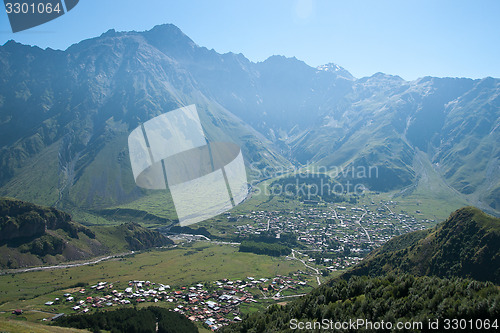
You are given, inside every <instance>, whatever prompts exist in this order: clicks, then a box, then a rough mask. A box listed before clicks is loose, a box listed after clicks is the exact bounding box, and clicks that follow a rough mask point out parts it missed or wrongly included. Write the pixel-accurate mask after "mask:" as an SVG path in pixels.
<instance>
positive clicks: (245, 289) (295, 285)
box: [45, 271, 307, 330]
mask: <svg viewBox="0 0 500 333" xmlns="http://www.w3.org/2000/svg"><path fill="white" fill-rule="evenodd" d="M305 276H306V275H305V273H303V272H301V271H299V272H297V273H295V274H294V276H293V277H287V276H281V275H278V276H276V277H274V278H272V279H267V278H261V279H256V278H253V277H247V278H246V279H242V280H235V281H231V280H228V279H222V280H219V281H215V282H213V283H204V284H201V283H198V284H196V285H193V286H189V287H187V286H186V287H180V288H171V287H170V286H169V285H164V284H157V283H154V282H151V281H129V283H128V286H127V287H126V288H124V289H123V290H121V289H119V288H116V287H115V286H114V285H113V283H108V282H99V283H97V284H96V285H93V286H90V288H87V289H85V288H80V289H76V290H74V291H73V292H72V293H65V294H63V295H62V296H61V297H57V298H55V299H54V300H53V301H48V302H46V303H45V305H47V306H55V307H57V306H58V305H65V306H66V307H67V306H68V305H69V306H71V308H72V310H73V311H74V313H87V312H89V311H91V310H92V309H99V308H110V307H117V306H121V305H128V304H137V303H143V302H151V303H158V302H167V303H168V304H169V305H168V307H170V308H172V310H173V311H174V312H178V313H181V314H183V315H185V316H186V317H187V318H189V319H190V320H192V321H200V322H203V323H205V324H206V325H207V326H208V327H209V328H211V329H212V330H216V329H218V328H220V327H221V326H224V325H227V324H229V323H232V322H236V321H240V320H241V318H240V306H241V305H242V304H248V303H257V302H258V299H259V298H272V297H274V298H276V299H279V297H281V296H282V295H281V293H283V292H285V291H287V293H297V294H299V292H300V289H302V288H304V287H305V286H306V285H307V283H306V282H305V280H304V277H305ZM59 316H60V315H59ZM52 319H54V318H52Z"/></svg>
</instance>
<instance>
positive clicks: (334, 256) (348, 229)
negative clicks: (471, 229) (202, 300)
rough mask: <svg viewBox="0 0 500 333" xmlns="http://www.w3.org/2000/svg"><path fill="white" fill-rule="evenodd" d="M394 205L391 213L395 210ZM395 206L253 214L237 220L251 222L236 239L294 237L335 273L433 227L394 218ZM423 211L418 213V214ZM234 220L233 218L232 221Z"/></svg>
mask: <svg viewBox="0 0 500 333" xmlns="http://www.w3.org/2000/svg"><path fill="white" fill-rule="evenodd" d="M391 206H392V209H391ZM396 206H397V202H394V201H388V202H381V204H378V205H375V204H373V205H371V206H368V205H362V206H359V207H356V206H353V207H346V206H341V205H336V206H330V207H309V208H307V209H304V210H300V211H283V210H281V211H252V212H249V213H248V214H245V215H239V216H237V217H236V219H237V220H239V221H248V223H246V224H239V225H237V226H236V228H237V231H235V234H236V235H245V236H248V235H261V234H263V233H267V234H269V233H270V234H273V235H275V237H276V238H279V237H280V235H281V234H283V233H293V234H295V235H296V236H297V240H298V241H299V242H300V243H301V244H303V245H305V247H306V249H303V250H301V252H302V253H303V254H304V255H305V256H307V255H308V256H310V258H309V259H308V260H309V261H310V262H315V263H316V264H321V265H323V266H326V267H327V268H328V269H330V270H331V271H335V270H342V269H346V268H348V267H350V266H352V265H355V264H357V263H358V262H359V261H360V260H362V258H363V257H364V256H365V255H366V254H367V253H368V252H370V251H371V250H373V249H375V248H377V247H379V246H380V245H382V244H384V243H385V242H387V241H388V240H389V239H391V238H392V237H394V236H398V235H401V234H405V233H407V232H411V231H416V230H422V229H425V228H427V227H428V226H429V225H430V224H432V223H434V222H435V221H433V220H427V219H420V220H418V219H417V218H416V217H414V216H412V215H410V214H408V213H398V214H396V213H395V212H394V211H395V208H394V207H396ZM418 213H419V212H418V211H416V212H415V214H418ZM232 218H233V219H235V217H232Z"/></svg>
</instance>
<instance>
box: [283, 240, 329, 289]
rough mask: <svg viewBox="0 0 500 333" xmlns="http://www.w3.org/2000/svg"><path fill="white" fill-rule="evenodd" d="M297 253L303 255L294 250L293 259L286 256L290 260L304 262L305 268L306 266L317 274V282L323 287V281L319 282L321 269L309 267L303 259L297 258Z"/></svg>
mask: <svg viewBox="0 0 500 333" xmlns="http://www.w3.org/2000/svg"><path fill="white" fill-rule="evenodd" d="M295 252H297V253H298V254H300V255H303V254H302V253H300V252H299V251H297V250H294V249H292V256H291V257H289V256H286V257H287V258H290V259H294V260H298V261H300V262H302V263H303V264H304V266H306V267H307V268H309V269H312V270H313V271H315V272H316V281H318V286H321V281H320V280H319V275H320V274H321V273H320V272H319V269H317V268H314V267H312V266H309V265H308V264H307V263H306V262H305V261H304V260H303V259H299V258H297V257H295Z"/></svg>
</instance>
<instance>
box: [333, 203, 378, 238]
mask: <svg viewBox="0 0 500 333" xmlns="http://www.w3.org/2000/svg"><path fill="white" fill-rule="evenodd" d="M366 213H367V212H366V209H365V210H364V213H363V215H361V217H360V218H359V220H357V221H356V223H357V224H358V225H359V227H360V228H361V229H363V231H364V232H365V234H366V237H367V238H368V242H370V243H371V242H372V240H371V238H370V235H369V234H368V231H367V230H366V229H365V227H363V226H362V225H361V220H362V219H363V217H365V215H366ZM333 214H335V220H340V224H344V221H343V220H342V219H339V216H338V215H337V211H336V210H335V209H333Z"/></svg>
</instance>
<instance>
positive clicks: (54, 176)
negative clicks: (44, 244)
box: [0, 24, 500, 220]
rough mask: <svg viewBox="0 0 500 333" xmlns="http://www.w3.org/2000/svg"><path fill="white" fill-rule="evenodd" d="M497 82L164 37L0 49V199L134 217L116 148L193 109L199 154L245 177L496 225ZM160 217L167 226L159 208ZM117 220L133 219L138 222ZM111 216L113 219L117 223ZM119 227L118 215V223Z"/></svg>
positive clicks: (141, 193) (126, 165) (169, 33)
mask: <svg viewBox="0 0 500 333" xmlns="http://www.w3.org/2000/svg"><path fill="white" fill-rule="evenodd" d="M499 96H500V80H499V79H494V78H485V79H482V80H471V79H465V78H433V77H424V78H421V79H418V80H415V81H410V82H408V81H405V80H403V79H402V78H400V77H398V76H393V75H387V74H383V73H376V74H374V75H373V76H371V77H365V78H360V79H356V78H354V77H353V76H352V75H351V74H350V73H349V72H348V71H347V70H345V69H344V68H342V67H340V66H339V65H336V64H328V65H324V66H320V67H318V68H313V67H310V66H308V65H307V64H306V63H304V62H302V61H300V60H298V59H296V58H286V57H282V56H272V57H270V58H268V59H267V60H265V61H263V62H259V63H253V62H251V61H249V60H248V59H246V58H245V57H244V56H243V55H242V54H234V53H226V54H219V53H217V52H215V51H214V50H209V49H207V48H205V47H200V46H198V45H197V44H196V43H195V42H194V41H192V40H191V39H190V38H189V37H187V36H186V35H185V34H183V33H182V32H181V31H180V30H179V29H178V28H177V27H175V26H173V25H169V24H167V25H161V26H156V27H154V28H153V29H151V30H149V31H144V32H116V31H114V30H110V31H108V32H106V33H104V34H103V35H101V36H99V37H96V38H92V39H89V40H84V41H82V42H80V43H78V44H75V45H72V46H71V47H69V48H68V49H67V50H65V51H59V50H52V49H45V50H42V49H40V48H38V47H30V46H26V45H21V44H19V43H16V42H14V41H9V42H7V43H6V44H5V45H3V46H1V47H0V195H5V196H11V197H16V198H19V199H23V200H27V201H31V202H34V203H38V204H44V205H50V206H55V207H58V208H61V209H64V210H67V211H70V212H72V213H78V212H81V211H85V212H91V214H100V213H99V212H106V213H109V212H110V211H115V210H116V209H123V208H126V209H132V210H134V209H137V207H139V206H140V204H134V203H135V202H141V203H142V202H144V199H145V198H153V199H151V200H156V199H154V198H156V196H155V195H157V194H155V193H154V192H152V191H147V190H142V189H140V188H138V187H137V186H136V185H135V183H134V179H133V176H132V172H131V167H130V162H129V156H128V148H127V136H128V134H129V133H130V132H131V131H132V130H133V129H134V128H136V127H137V126H138V125H139V124H140V123H142V122H145V121H147V120H149V119H151V118H153V117H155V116H157V115H159V114H161V113H164V112H167V111H169V110H173V109H175V108H177V107H180V106H185V105H189V104H196V105H197V108H198V111H199V113H200V118H201V120H202V122H203V124H204V129H205V131H206V132H207V135H208V137H209V139H210V140H211V141H231V142H235V143H236V144H238V145H240V146H241V147H242V150H243V154H244V156H245V160H246V161H245V163H246V165H247V167H248V173H249V176H250V177H258V176H259V174H264V173H262V172H260V171H259V170H266V174H269V173H271V174H272V172H273V170H283V169H285V170H291V168H293V167H294V166H295V167H301V166H304V165H309V166H317V167H328V168H329V169H334V170H336V169H339V168H340V169H344V170H346V169H347V170H348V169H352V170H354V169H356V170H359V169H363V170H367V169H368V170H375V171H376V173H374V174H373V175H368V176H366V175H365V176H363V175H362V176H359V175H353V174H350V173H347V174H346V173H341V174H339V175H337V176H336V181H338V182H341V183H344V184H345V183H346V182H347V181H350V182H351V183H353V182H355V183H362V184H364V185H365V186H366V187H367V188H369V189H370V190H373V191H383V192H387V191H394V192H396V193H397V192H400V193H401V195H410V194H412V193H415V194H418V195H421V196H422V197H428V198H431V199H435V198H445V197H453V198H457V202H458V201H459V202H460V203H462V202H468V203H469V204H473V205H476V206H478V207H480V208H482V209H484V210H487V211H488V212H491V213H493V214H497V215H498V214H500V212H499V209H500V195H499V194H500V172H499V169H500V162H499V161H500V149H499V145H498V142H500V137H499V135H500V134H499V125H500V123H499V121H500V120H499V119H500V97H499ZM165 200H167V201H168V202H167V203H163V206H164V207H165V208H164V212H163V216H157V217H156V218H157V219H158V218H159V219H166V220H175V214H174V212H173V207H172V202H171V199H168V195H167V199H165ZM139 210H140V212H133V211H132V212H130V214H131V215H141V214H142V215H147V214H149V213H152V212H151V211H143V210H142V209H139ZM122 212H123V211H122ZM127 214H128V213H127Z"/></svg>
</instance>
